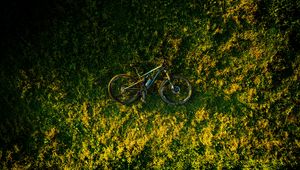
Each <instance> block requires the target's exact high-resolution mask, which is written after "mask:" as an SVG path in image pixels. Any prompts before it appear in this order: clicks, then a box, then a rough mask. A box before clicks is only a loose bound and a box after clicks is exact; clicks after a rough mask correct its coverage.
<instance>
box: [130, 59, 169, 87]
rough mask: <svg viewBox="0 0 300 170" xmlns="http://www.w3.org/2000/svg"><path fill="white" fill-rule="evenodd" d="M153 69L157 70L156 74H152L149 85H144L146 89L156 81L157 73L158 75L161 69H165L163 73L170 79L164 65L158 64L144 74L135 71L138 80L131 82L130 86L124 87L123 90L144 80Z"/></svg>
mask: <svg viewBox="0 0 300 170" xmlns="http://www.w3.org/2000/svg"><path fill="white" fill-rule="evenodd" d="M154 71H157V72H156V74H155V75H154V77H153V79H152V80H151V82H150V83H149V85H148V86H146V88H147V89H149V88H150V87H151V86H152V85H153V83H154V82H155V81H156V79H157V77H158V75H159V74H160V73H161V72H162V71H165V73H166V74H167V78H168V79H169V80H170V76H169V74H168V73H167V72H166V70H165V67H164V66H163V65H160V66H158V67H156V68H154V69H152V70H150V71H148V72H147V73H145V74H143V75H139V74H138V73H137V75H138V76H139V80H138V81H137V82H135V83H133V84H132V85H130V86H128V87H126V88H124V90H127V89H129V88H132V87H133V86H135V85H137V84H139V83H141V82H145V80H146V78H147V77H148V76H149V74H151V73H153V72H154Z"/></svg>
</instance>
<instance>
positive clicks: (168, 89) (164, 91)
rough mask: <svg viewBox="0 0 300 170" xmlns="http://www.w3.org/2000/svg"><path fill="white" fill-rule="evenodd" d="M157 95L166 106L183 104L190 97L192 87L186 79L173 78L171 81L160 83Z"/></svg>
mask: <svg viewBox="0 0 300 170" xmlns="http://www.w3.org/2000/svg"><path fill="white" fill-rule="evenodd" d="M159 95H160V96H161V98H162V99H163V101H165V102H166V103H168V104H172V105H179V104H184V103H186V102H187V101H188V100H189V99H190V97H191V95H192V86H191V84H190V82H189V81H188V80H187V79H186V78H184V77H181V76H173V77H172V78H171V80H164V81H163V82H162V83H161V85H160V88H159Z"/></svg>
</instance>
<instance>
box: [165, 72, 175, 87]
mask: <svg viewBox="0 0 300 170" xmlns="http://www.w3.org/2000/svg"><path fill="white" fill-rule="evenodd" d="M164 72H165V73H166V76H167V79H168V80H169V82H170V84H171V89H172V90H173V89H174V84H173V83H172V81H171V76H170V74H169V73H168V72H167V70H164Z"/></svg>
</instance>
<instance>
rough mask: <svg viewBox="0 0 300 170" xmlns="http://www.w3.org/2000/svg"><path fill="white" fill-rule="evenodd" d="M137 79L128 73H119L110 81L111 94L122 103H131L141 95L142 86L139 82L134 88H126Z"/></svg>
mask: <svg viewBox="0 0 300 170" xmlns="http://www.w3.org/2000/svg"><path fill="white" fill-rule="evenodd" d="M136 81H137V80H136V79H135V78H134V77H132V76H130V75H127V74H119V75H116V76H114V77H113V78H112V79H111V80H110V81H109V83H108V93H109V96H110V97H111V98H112V99H114V100H115V101H117V102H119V103H121V104H124V105H128V104H131V103H132V102H134V101H135V100H137V99H138V98H139V97H140V94H139V92H140V89H141V87H140V85H139V84H137V85H135V86H134V88H129V89H126V90H124V88H125V87H128V86H129V85H130V84H133V83H134V82H136ZM123 90H124V91H123ZM122 91H123V92H122Z"/></svg>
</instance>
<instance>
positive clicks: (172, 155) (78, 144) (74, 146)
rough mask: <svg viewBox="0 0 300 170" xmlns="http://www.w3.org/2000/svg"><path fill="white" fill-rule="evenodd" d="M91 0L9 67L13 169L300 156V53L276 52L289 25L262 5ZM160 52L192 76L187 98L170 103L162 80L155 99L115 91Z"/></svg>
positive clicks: (7, 121)
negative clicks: (127, 98)
mask: <svg viewBox="0 0 300 170" xmlns="http://www.w3.org/2000/svg"><path fill="white" fill-rule="evenodd" d="M85 5H86V6H83V7H82V8H83V10H82V11H81V13H80V14H78V16H77V15H75V16H72V17H67V18H66V19H62V20H61V21H56V22H55V23H54V24H53V26H52V27H51V28H49V30H48V32H44V33H41V34H39V35H38V40H39V41H37V42H30V43H32V46H24V47H23V48H24V49H23V51H22V52H23V53H22V54H23V55H24V56H23V57H24V58H25V59H28V60H29V59H30V60H31V62H32V63H33V64H32V67H30V68H27V67H22V66H20V67H18V68H17V70H15V71H16V72H15V73H14V74H13V75H4V73H6V71H5V70H4V71H2V72H1V87H3V88H2V89H1V94H2V96H3V98H4V99H3V101H4V102H5V104H6V107H5V110H4V112H5V114H3V115H4V116H3V119H1V124H0V139H1V140H0V144H1V149H0V160H1V166H2V167H3V168H4V169H27V168H34V169H41V168H42V169H44V168H50V169H51V168H54V169H56V168H65V169H82V168H83V169H97V168H99V169H134V168H136V169H152V168H154V169H192V168H194V169H203V168H207V169H211V168H218V169H222V168H238V169H239V168H245V169H248V168H249V169H253V168H254V169H255V168H257V169H262V168H266V169H276V168H283V167H296V166H299V165H298V164H299V162H298V155H297V154H298V150H299V147H300V144H299V114H298V112H299V99H298V98H297V97H299V88H298V87H299V74H300V68H299V62H300V60H299V53H297V52H295V54H294V56H293V57H290V58H291V60H288V59H287V58H288V57H287V56H284V55H278V53H280V52H282V51H287V53H286V54H290V53H288V52H289V50H290V49H287V46H288V43H289V42H288V40H287V38H286V36H287V35H285V34H284V33H282V32H281V31H280V30H278V29H277V28H265V27H262V26H261V25H260V24H259V23H258V21H256V19H255V17H254V15H255V13H256V12H257V10H258V6H257V3H254V2H252V1H244V0H240V1H236V2H235V3H232V1H230V0H228V1H209V2H203V3H200V2H195V1H193V2H190V3H183V2H180V3H179V4H178V5H176V4H172V3H170V2H169V1H168V2H167V1H149V2H145V3H143V4H139V3H137V2H132V3H129V2H124V1H122V2H114V1H113V2H107V6H103V7H102V6H101V7H99V6H97V4H95V3H94V1H93V0H88V1H86V4H85ZM111 9H114V10H111ZM101 10H102V11H101ZM99 11H100V13H101V14H99ZM121 14H122V17H120V15H121ZM76 17H78V19H77V20H76V19H74V18H76ZM28 41H29V40H28ZM34 47H35V48H34ZM291 53H292V52H291ZM162 55H165V56H166V58H167V59H168V60H169V61H170V62H171V63H172V66H171V67H170V69H171V71H172V72H173V73H175V74H181V75H184V76H186V77H187V78H188V79H189V80H190V81H191V83H192V85H193V95H192V97H191V99H190V101H189V102H188V103H186V104H185V105H183V106H171V105H168V104H166V103H164V102H163V101H162V100H161V99H160V96H159V95H158V93H157V90H158V86H155V87H154V88H153V89H151V91H149V93H148V96H147V98H146V101H147V103H146V104H143V103H141V102H140V101H137V102H135V103H134V104H133V105H131V106H123V105H120V104H118V103H116V102H115V101H113V100H112V99H110V98H109V97H108V93H107V84H108V81H109V80H110V78H112V76H114V75H115V74H118V73H131V74H134V73H133V70H132V68H130V67H129V64H130V63H132V62H137V61H142V62H143V61H150V62H152V63H153V64H154V65H155V64H159V60H160V59H161V58H160V56H162ZM276 56H277V58H275V57H276ZM141 69H142V70H143V69H144V70H147V69H149V68H148V67H145V68H141ZM289 69H292V71H291V72H290V71H289ZM286 74H287V76H286ZM8 80H9V81H8ZM4 82H6V83H5V85H3V84H4ZM159 82H160V81H159ZM159 82H158V83H159ZM7 115H8V116H7Z"/></svg>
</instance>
